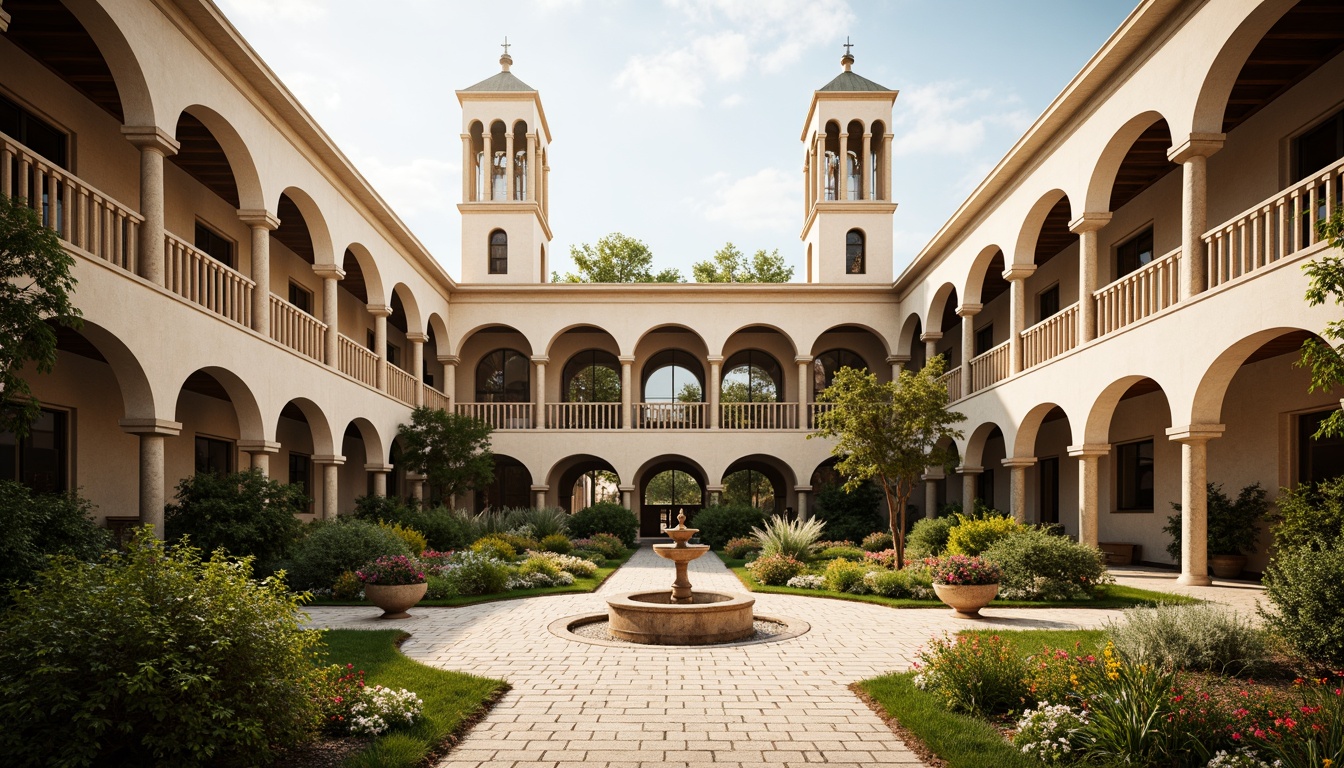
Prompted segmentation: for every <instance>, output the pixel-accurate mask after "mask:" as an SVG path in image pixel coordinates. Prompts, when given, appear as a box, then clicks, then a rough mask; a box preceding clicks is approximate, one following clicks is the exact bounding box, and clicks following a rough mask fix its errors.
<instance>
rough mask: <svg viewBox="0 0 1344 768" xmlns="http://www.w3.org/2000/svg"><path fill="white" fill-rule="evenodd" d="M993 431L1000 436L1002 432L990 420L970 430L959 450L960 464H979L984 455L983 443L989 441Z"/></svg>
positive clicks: (972, 465)
mask: <svg viewBox="0 0 1344 768" xmlns="http://www.w3.org/2000/svg"><path fill="white" fill-rule="evenodd" d="M995 432H997V433H998V434H999V435H1000V436H1002V435H1003V434H1004V432H1003V428H1002V427H1000V426H999V425H998V424H996V423H994V422H992V421H986V422H982V423H981V424H980V426H978V427H976V428H975V429H974V430H973V431H972V432H971V435H970V437H968V438H966V447H965V449H964V450H963V451H962V452H961V463H962V466H966V467H979V466H981V462H982V461H984V456H985V444H986V443H988V442H989V440H990V438H991V437H993V436H994V434H995ZM1005 447H1006V446H1005Z"/></svg>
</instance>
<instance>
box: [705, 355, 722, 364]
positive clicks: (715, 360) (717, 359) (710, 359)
mask: <svg viewBox="0 0 1344 768" xmlns="http://www.w3.org/2000/svg"><path fill="white" fill-rule="evenodd" d="M705 362H707V363H709V364H710V365H722V364H723V355H707V356H705Z"/></svg>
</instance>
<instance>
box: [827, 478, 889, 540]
mask: <svg viewBox="0 0 1344 768" xmlns="http://www.w3.org/2000/svg"><path fill="white" fill-rule="evenodd" d="M884 510H885V507H884V499H883V498H882V491H881V490H880V489H879V488H878V487H877V485H876V484H875V483H871V482H870V483H864V484H863V485H861V486H859V487H858V488H857V489H855V490H853V491H846V490H845V489H844V488H841V487H837V486H831V487H826V488H822V489H821V490H820V491H818V492H817V498H816V504H815V505H814V506H813V509H812V514H813V517H815V518H816V519H818V520H821V521H823V522H824V523H826V533H827V534H829V535H831V536H834V537H836V538H837V539H849V540H850V541H862V540H863V537H864V536H867V535H868V534H870V533H872V532H873V531H880V530H882V529H883V528H884V527H886V525H887V517H886V512H885V511H884Z"/></svg>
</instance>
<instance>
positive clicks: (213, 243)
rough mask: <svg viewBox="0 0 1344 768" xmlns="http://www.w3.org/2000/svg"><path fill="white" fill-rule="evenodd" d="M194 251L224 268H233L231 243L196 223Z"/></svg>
mask: <svg viewBox="0 0 1344 768" xmlns="http://www.w3.org/2000/svg"><path fill="white" fill-rule="evenodd" d="M194 245H195V246H196V249H197V250H199V251H201V252H202V253H204V254H205V255H207V256H209V257H210V258H212V259H214V260H215V261H218V262H219V263H221V264H223V265H224V266H226V267H232V266H233V243H232V242H230V241H229V240H228V239H226V238H225V237H223V236H222V235H220V234H218V233H216V232H215V231H214V230H212V229H210V228H209V227H207V226H205V225H204V224H202V223H200V222H199V221H198V222H196V242H195V243H194Z"/></svg>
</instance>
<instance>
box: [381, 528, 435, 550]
mask: <svg viewBox="0 0 1344 768" xmlns="http://www.w3.org/2000/svg"><path fill="white" fill-rule="evenodd" d="M378 527H379V528H382V529H383V530H386V531H389V532H390V533H391V534H392V535H393V536H396V537H397V538H399V539H401V540H402V541H404V542H406V548H407V549H409V550H411V554H412V555H415V556H416V557H419V556H420V553H421V552H424V551H425V547H428V546H429V542H427V541H425V537H424V535H423V534H421V533H420V532H419V531H417V530H415V529H414V528H407V527H406V526H404V525H402V524H401V523H378Z"/></svg>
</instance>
